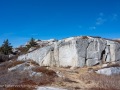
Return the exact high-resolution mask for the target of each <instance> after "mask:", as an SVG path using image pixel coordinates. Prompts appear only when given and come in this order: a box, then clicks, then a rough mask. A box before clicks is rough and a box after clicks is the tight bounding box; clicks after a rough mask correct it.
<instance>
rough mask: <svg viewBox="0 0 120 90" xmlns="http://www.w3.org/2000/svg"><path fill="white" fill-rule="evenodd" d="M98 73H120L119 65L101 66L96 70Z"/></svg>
mask: <svg viewBox="0 0 120 90" xmlns="http://www.w3.org/2000/svg"><path fill="white" fill-rule="evenodd" d="M96 73H98V74H103V75H107V76H110V75H118V74H120V67H110V68H103V69H100V70H98V71H96Z"/></svg>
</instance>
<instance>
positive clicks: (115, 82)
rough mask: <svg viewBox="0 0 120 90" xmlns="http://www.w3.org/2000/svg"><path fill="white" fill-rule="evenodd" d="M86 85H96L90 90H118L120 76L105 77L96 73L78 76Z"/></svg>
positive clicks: (119, 87)
mask: <svg viewBox="0 0 120 90" xmlns="http://www.w3.org/2000/svg"><path fill="white" fill-rule="evenodd" d="M79 79H80V80H81V81H83V82H85V83H86V84H90V83H96V85H95V86H93V87H92V88H91V89H92V90H93V89H94V90H119V89H120V86H119V85H120V76H119V75H115V76H105V75H98V74H96V73H87V74H82V75H80V78H79Z"/></svg>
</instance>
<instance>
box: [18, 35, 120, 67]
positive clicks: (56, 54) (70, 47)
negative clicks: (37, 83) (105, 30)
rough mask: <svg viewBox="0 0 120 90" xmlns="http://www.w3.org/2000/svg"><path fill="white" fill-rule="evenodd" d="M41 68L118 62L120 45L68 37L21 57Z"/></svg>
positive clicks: (20, 57) (113, 42) (105, 40)
mask: <svg viewBox="0 0 120 90" xmlns="http://www.w3.org/2000/svg"><path fill="white" fill-rule="evenodd" d="M29 59H32V60H34V61H36V62H37V63H39V64H40V65H41V66H57V67H59V66H60V67H68V66H70V67H83V66H93V65H96V64H102V63H107V62H115V61H119V60H120V43H118V42H115V41H113V40H107V39H103V38H95V37H89V36H81V37H70V38H66V39H63V40H59V41H55V42H54V43H53V44H52V45H48V46H45V47H43V48H39V49H37V50H35V51H32V52H30V53H27V54H25V55H21V56H19V57H18V60H29Z"/></svg>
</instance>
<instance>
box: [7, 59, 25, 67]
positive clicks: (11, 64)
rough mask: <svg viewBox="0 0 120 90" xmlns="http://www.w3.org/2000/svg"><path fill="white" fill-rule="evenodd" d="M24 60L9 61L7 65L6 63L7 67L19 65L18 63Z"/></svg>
mask: <svg viewBox="0 0 120 90" xmlns="http://www.w3.org/2000/svg"><path fill="white" fill-rule="evenodd" d="M24 62H25V61H12V62H10V63H9V64H8V65H7V68H11V67H14V66H16V65H19V64H22V63H24Z"/></svg>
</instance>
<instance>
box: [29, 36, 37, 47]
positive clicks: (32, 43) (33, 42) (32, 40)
mask: <svg viewBox="0 0 120 90" xmlns="http://www.w3.org/2000/svg"><path fill="white" fill-rule="evenodd" d="M35 46H37V43H36V42H35V39H34V38H31V39H30V41H29V44H28V45H27V47H28V48H31V47H35Z"/></svg>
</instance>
